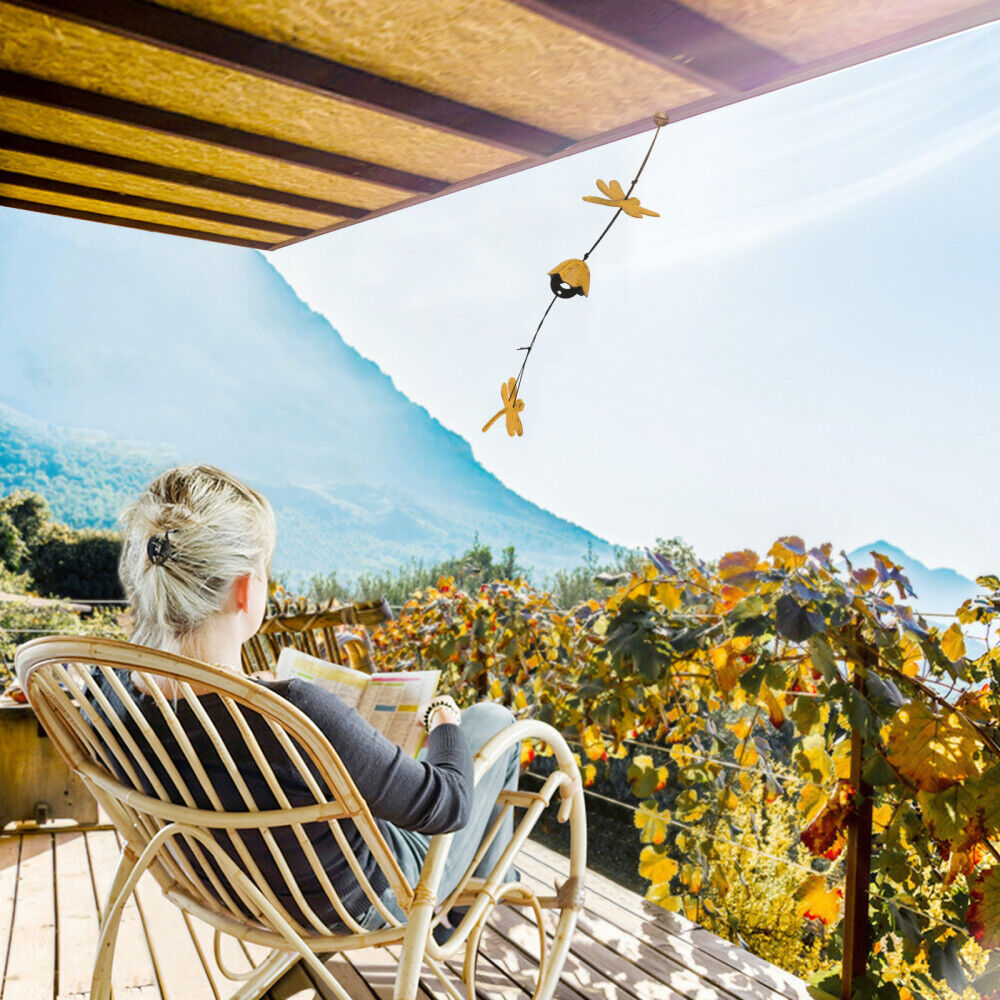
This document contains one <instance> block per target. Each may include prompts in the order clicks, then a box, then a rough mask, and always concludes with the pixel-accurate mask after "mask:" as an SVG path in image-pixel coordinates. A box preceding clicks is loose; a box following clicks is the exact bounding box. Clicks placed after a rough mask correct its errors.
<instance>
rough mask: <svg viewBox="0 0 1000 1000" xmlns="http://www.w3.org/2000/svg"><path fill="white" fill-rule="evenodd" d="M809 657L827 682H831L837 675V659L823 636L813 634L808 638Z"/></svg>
mask: <svg viewBox="0 0 1000 1000" xmlns="http://www.w3.org/2000/svg"><path fill="white" fill-rule="evenodd" d="M809 659H810V660H811V661H812V665H813V666H814V667H815V668H816V669H817V670H818V671H819V672H820V673H821V674H822V675H823V679H824V680H825V681H826V682H827V683H828V684H829V683H832V682H833V681H834V679H835V678H836V677H837V676H838V673H837V661H836V660H835V659H834V658H833V650H832V649H831V648H830V644H829V643H828V642H827V641H826V639H825V638H824V637H823V636H821V635H814V636H813V637H812V638H811V639H810V640H809Z"/></svg>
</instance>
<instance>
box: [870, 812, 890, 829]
mask: <svg viewBox="0 0 1000 1000" xmlns="http://www.w3.org/2000/svg"><path fill="white" fill-rule="evenodd" d="M891 819H892V806H889V805H881V806H875V808H874V809H872V825H873V827H874V828H875V831H876V833H877V832H878V831H879V830H884V829H885V828H886V827H887V826H888V825H889V820H891Z"/></svg>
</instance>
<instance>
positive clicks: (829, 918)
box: [795, 875, 844, 927]
mask: <svg viewBox="0 0 1000 1000" xmlns="http://www.w3.org/2000/svg"><path fill="white" fill-rule="evenodd" d="M843 895H844V893H843V890H841V889H827V887H826V879H825V878H824V877H823V876H822V875H810V876H809V877H808V878H807V879H806V880H805V881H804V882H803V883H802V885H800V886H799V888H798V889H797V890H796V893H795V899H796V901H797V903H798V906H797V912H798V915H799V916H800V917H804V918H805V919H806V920H818V921H820V923H822V924H823V925H824V926H825V927H829V926H830V925H831V924H835V923H836V922H837V921H838V920H839V919H840V905H841V901H842V899H843Z"/></svg>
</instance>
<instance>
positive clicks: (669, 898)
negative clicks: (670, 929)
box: [646, 882, 681, 913]
mask: <svg viewBox="0 0 1000 1000" xmlns="http://www.w3.org/2000/svg"><path fill="white" fill-rule="evenodd" d="M646 899H648V900H649V901H650V902H651V903H656V904H657V906H662V907H663V909H665V910H671V911H672V912H674V913H676V912H677V911H678V910H679V909H680V908H681V897H680V896H674V895H672V894H671V892H670V883H669V882H661V883H660V884H659V885H657V884H656V883H653V884H652V885H651V886H650V887H649V888H648V889H647V890H646Z"/></svg>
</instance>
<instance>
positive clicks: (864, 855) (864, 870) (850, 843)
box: [840, 642, 878, 1000]
mask: <svg viewBox="0 0 1000 1000" xmlns="http://www.w3.org/2000/svg"><path fill="white" fill-rule="evenodd" d="M858 650H859V654H858V658H857V661H856V662H855V664H854V690H855V691H857V692H858V693H859V694H860V695H861V696H862V697H863V696H864V694H865V676H866V674H867V671H868V669H869V668H870V667H874V666H875V665H876V664H877V663H878V652H877V650H875V649H873V648H872V647H871V646H868V645H867V644H864V643H860V642H859V644H858ZM864 748H865V741H864V736H863V734H862V733H861V732H860V731H859V730H857V729H852V730H851V787H852V788H853V789H854V791H855V793H856V799H855V802H856V806H855V808H854V810H852V813H851V818H850V820H849V821H848V827H847V871H846V873H845V878H846V882H847V894H846V898H845V900H844V962H843V966H842V967H841V974H840V996H841V1000H851V995H852V993H853V991H854V980H855V979H856V978H858V977H860V976H863V975H864V974H865V971H866V970H867V968H868V958H869V956H870V954H871V946H872V942H871V927H870V925H869V920H868V890H869V887H870V884H871V872H872V790H871V786H869V785H868V784H866V783H865V782H864V781H863V780H862V777H861V765H862V762H863V760H864Z"/></svg>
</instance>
